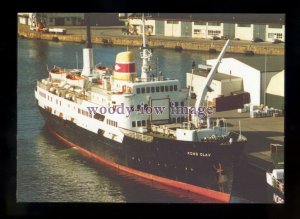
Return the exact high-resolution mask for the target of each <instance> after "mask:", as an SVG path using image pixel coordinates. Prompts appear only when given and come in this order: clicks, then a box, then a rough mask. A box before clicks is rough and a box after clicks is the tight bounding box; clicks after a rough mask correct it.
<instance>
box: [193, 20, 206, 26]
mask: <svg viewBox="0 0 300 219" xmlns="http://www.w3.org/2000/svg"><path fill="white" fill-rule="evenodd" d="M194 25H204V26H205V25H206V22H205V21H196V22H194Z"/></svg>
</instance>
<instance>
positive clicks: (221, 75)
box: [189, 69, 239, 81]
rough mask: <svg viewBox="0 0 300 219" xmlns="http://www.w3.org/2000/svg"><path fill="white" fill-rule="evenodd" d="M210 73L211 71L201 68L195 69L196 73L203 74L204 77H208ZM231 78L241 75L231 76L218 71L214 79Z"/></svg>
mask: <svg viewBox="0 0 300 219" xmlns="http://www.w3.org/2000/svg"><path fill="white" fill-rule="evenodd" d="M189 73H190V72H189ZM208 73H209V71H203V70H200V69H196V70H194V75H199V76H202V77H207V75H208ZM190 74H191V73H190ZM230 78H231V79H236V78H239V77H237V76H233V75H231V76H230V75H228V74H223V73H216V74H215V76H214V78H213V80H216V81H223V80H228V79H230Z"/></svg>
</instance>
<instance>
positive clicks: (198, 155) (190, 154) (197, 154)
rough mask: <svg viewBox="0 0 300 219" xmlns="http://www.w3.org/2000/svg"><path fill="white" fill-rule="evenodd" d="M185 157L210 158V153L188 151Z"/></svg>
mask: <svg viewBox="0 0 300 219" xmlns="http://www.w3.org/2000/svg"><path fill="white" fill-rule="evenodd" d="M187 155H189V156H196V157H210V155H211V153H202V152H195V151H188V152H187Z"/></svg>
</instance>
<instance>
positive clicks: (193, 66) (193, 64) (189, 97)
mask: <svg viewBox="0 0 300 219" xmlns="http://www.w3.org/2000/svg"><path fill="white" fill-rule="evenodd" d="M195 66H196V64H195V61H193V63H192V75H191V84H190V88H189V95H188V108H189V106H190V99H191V88H192V83H193V75H194V68H195ZM189 123H190V110H188V124H189ZM188 127H189V125H188Z"/></svg>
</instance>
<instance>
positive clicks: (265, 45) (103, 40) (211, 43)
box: [18, 24, 285, 55]
mask: <svg viewBox="0 0 300 219" xmlns="http://www.w3.org/2000/svg"><path fill="white" fill-rule="evenodd" d="M64 28H65V29H66V30H67V33H66V34H64V35H62V34H52V33H42V32H37V31H31V30H30V29H29V27H28V26H26V25H23V24H18V35H19V36H20V37H24V38H31V39H42V40H51V41H64V42H77V43H83V42H85V38H86V37H85V27H84V26H64ZM91 31H92V39H91V40H92V43H95V44H103V45H117V46H130V47H135V46H136V47H140V46H141V45H142V39H141V37H140V36H138V35H123V33H122V27H99V26H93V27H91ZM224 43H225V41H224V40H208V39H198V38H188V37H166V36H154V35H153V36H148V44H149V46H153V47H163V48H167V49H174V50H175V49H176V48H181V50H195V51H206V52H210V51H214V52H220V51H221V50H222V48H223V45H224ZM181 50H180V51H181ZM284 50H285V48H284V44H283V43H281V44H272V43H270V42H259V43H253V42H249V41H242V40H232V42H231V45H230V47H229V48H228V49H227V53H241V54H245V55H247V54H249V52H251V54H259V55H265V54H266V55H284Z"/></svg>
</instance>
